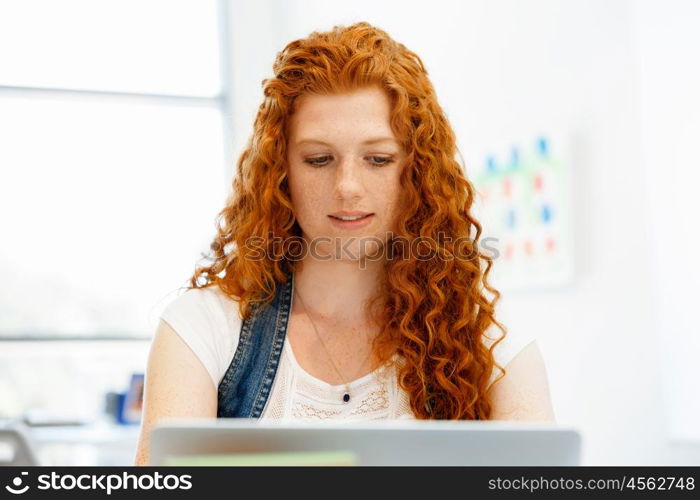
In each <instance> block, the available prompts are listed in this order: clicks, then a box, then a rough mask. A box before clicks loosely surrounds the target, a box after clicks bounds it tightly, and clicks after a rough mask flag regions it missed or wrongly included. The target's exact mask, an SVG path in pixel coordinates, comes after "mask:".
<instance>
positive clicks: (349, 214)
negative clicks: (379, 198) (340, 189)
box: [329, 210, 372, 219]
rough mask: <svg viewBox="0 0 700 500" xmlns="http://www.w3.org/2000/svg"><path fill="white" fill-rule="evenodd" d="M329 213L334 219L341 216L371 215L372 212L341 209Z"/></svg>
mask: <svg viewBox="0 0 700 500" xmlns="http://www.w3.org/2000/svg"><path fill="white" fill-rule="evenodd" d="M329 215H330V216H331V217H335V218H336V219H339V218H340V217H341V216H342V217H357V216H362V217H366V216H368V215H372V213H371V212H361V211H359V210H354V211H347V210H343V211H340V212H335V213H332V214H329Z"/></svg>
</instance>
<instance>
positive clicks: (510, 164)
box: [467, 134, 574, 290]
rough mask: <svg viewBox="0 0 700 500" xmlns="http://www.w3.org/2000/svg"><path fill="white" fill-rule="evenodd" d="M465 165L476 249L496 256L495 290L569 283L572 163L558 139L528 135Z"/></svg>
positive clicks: (491, 279) (492, 280) (571, 268)
mask: <svg viewBox="0 0 700 500" xmlns="http://www.w3.org/2000/svg"><path fill="white" fill-rule="evenodd" d="M481 158H483V160H482V162H481V164H480V165H479V164H476V165H470V164H468V165H467V172H468V178H469V180H470V181H471V182H472V183H473V185H474V187H475V188H476V190H477V196H476V200H475V203H474V207H473V210H474V213H475V215H476V217H477V219H478V220H479V222H480V223H481V225H482V235H481V239H480V245H479V246H480V248H481V249H482V250H484V251H487V252H488V254H489V255H490V256H492V257H494V265H493V268H492V271H491V272H490V274H489V282H490V283H491V284H492V285H494V286H496V287H497V289H499V290H532V289H537V288H550V287H559V286H566V285H569V284H571V282H572V281H573V277H574V256H573V213H572V206H573V203H572V195H573V190H572V186H571V162H570V158H569V156H568V148H567V147H566V144H565V141H564V140H563V139H562V138H557V137H555V136H554V135H553V134H548V135H537V136H535V135H532V136H529V137H526V138H525V139H523V140H517V141H508V142H505V141H504V143H503V145H502V146H501V147H499V148H494V149H492V150H490V151H485V152H484V153H483V155H482V156H481Z"/></svg>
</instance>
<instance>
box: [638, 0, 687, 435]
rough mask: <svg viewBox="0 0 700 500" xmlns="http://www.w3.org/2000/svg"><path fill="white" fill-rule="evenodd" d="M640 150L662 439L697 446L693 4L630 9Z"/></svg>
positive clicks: (683, 0) (681, 1)
mask: <svg viewBox="0 0 700 500" xmlns="http://www.w3.org/2000/svg"><path fill="white" fill-rule="evenodd" d="M635 6H636V9H635V13H634V14H635V16H634V20H635V27H636V33H635V35H636V41H637V44H638V45H637V47H638V51H637V68H638V78H639V98H640V109H641V113H642V118H643V119H642V121H641V128H642V130H641V131H642V135H641V139H642V140H641V150H642V151H643V162H642V164H643V166H644V171H645V173H646V175H647V191H648V195H649V203H650V205H651V207H652V211H651V215H652V217H651V221H650V222H651V227H652V234H653V235H654V238H653V240H654V244H653V246H652V249H653V260H652V271H653V272H652V274H653V280H654V281H653V292H652V293H653V297H654V304H655V308H654V310H653V312H654V325H655V328H656V331H657V332H658V333H659V337H658V347H659V348H660V349H659V352H660V353H661V354H662V355H663V357H662V360H663V363H664V366H665V367H666V370H665V371H664V378H663V381H664V389H665V391H664V396H665V400H664V404H663V405H662V406H663V408H664V410H665V411H666V416H667V424H668V433H669V437H671V438H672V439H674V440H678V441H680V440H684V439H690V438H692V439H694V440H695V441H696V442H697V443H699V444H700V426H699V425H698V422H700V417H698V415H700V397H699V396H700V388H699V387H698V385H699V383H700V364H698V363H697V356H698V353H700V335H699V334H700V327H699V326H698V323H697V319H696V318H697V297H698V292H697V291H698V287H699V286H700V261H699V260H698V257H699V256H700V236H698V233H697V227H698V224H697V220H696V218H697V216H698V214H700V198H698V195H697V189H698V186H699V185H700V171H699V170H698V166H699V165H698V160H697V156H698V154H697V153H698V145H699V144H700V92H699V90H700V64H699V63H698V50H699V48H700V32H699V31H698V29H697V27H698V24H699V23H700V4H698V2H693V1H691V0H673V1H670V2H663V3H661V2H652V1H649V0H644V1H642V2H638V3H636V4H635Z"/></svg>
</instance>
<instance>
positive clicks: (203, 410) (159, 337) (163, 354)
mask: <svg viewBox="0 0 700 500" xmlns="http://www.w3.org/2000/svg"><path fill="white" fill-rule="evenodd" d="M216 410H217V391H216V387H214V385H213V382H212V380H211V377H210V376H209V373H208V372H207V370H206V368H205V367H204V366H203V365H202V363H201V361H200V360H199V358H197V356H196V355H195V354H194V352H193V351H192V350H191V349H190V347H189V346H188V345H187V344H186V343H185V341H184V340H182V338H180V336H179V335H178V334H177V332H175V330H173V329H172V328H171V327H170V325H168V323H166V322H165V321H162V320H161V321H160V322H159V324H158V328H157V330H156V333H155V336H154V337H153V341H152V343H151V349H150V352H149V355H148V364H147V367H146V378H145V385H144V402H143V413H142V419H141V434H140V437H139V444H138V448H137V452H136V459H135V464H136V465H147V463H148V449H149V437H150V436H149V434H150V431H151V430H152V428H153V427H154V426H155V425H156V424H157V423H158V422H159V421H161V420H163V419H166V418H170V417H177V418H190V417H192V418H200V417H201V418H216Z"/></svg>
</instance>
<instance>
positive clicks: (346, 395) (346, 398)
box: [343, 392, 350, 403]
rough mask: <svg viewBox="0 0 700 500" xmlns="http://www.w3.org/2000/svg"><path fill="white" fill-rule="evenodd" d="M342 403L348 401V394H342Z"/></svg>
mask: <svg viewBox="0 0 700 500" xmlns="http://www.w3.org/2000/svg"><path fill="white" fill-rule="evenodd" d="M343 401H345V402H346V403H347V402H348V401H350V394H348V393H347V392H346V393H345V394H343Z"/></svg>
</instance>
